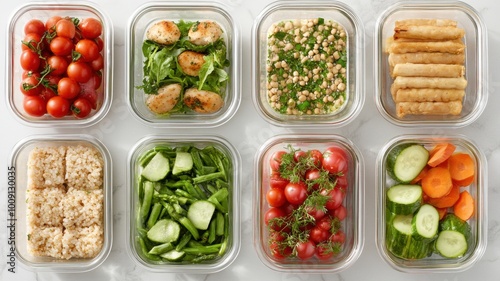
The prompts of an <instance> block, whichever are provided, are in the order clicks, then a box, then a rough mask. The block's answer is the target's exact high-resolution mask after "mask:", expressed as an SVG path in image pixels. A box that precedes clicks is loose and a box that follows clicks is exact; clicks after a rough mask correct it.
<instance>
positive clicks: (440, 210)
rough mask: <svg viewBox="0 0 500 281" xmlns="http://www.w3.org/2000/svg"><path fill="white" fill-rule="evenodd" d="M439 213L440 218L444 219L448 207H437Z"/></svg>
mask: <svg viewBox="0 0 500 281" xmlns="http://www.w3.org/2000/svg"><path fill="white" fill-rule="evenodd" d="M436 210H437V211H438V214H439V220H442V219H443V218H444V216H445V215H446V213H448V208H436Z"/></svg>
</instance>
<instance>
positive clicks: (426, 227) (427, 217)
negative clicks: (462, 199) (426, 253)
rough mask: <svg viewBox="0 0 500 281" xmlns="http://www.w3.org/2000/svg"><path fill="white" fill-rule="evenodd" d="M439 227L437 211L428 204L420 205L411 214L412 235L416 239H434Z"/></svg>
mask: <svg viewBox="0 0 500 281" xmlns="http://www.w3.org/2000/svg"><path fill="white" fill-rule="evenodd" d="M438 228H439V213H438V211H437V210H436V208H434V207H433V206H431V205H429V204H424V205H422V206H421V207H420V208H419V209H418V211H417V213H416V214H415V216H413V221H412V230H413V236H414V237H415V238H416V239H418V240H426V241H432V240H434V239H436V237H437V235H438Z"/></svg>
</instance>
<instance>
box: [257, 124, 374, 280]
mask: <svg viewBox="0 0 500 281" xmlns="http://www.w3.org/2000/svg"><path fill="white" fill-rule="evenodd" d="M290 146H291V148H293V149H294V150H297V149H300V150H302V151H305V152H306V153H307V151H310V150H318V151H320V152H321V153H323V152H326V150H327V148H329V147H339V148H340V149H341V150H343V151H344V153H345V155H346V156H347V160H348V161H347V163H348V166H347V174H346V175H345V176H346V178H345V179H346V180H347V187H346V188H345V194H344V195H345V196H344V199H343V201H342V204H341V205H342V206H344V207H345V210H346V217H345V218H344V219H343V220H341V221H340V230H341V231H342V232H343V233H344V234H345V240H344V244H343V245H342V246H341V248H340V251H339V252H338V253H337V254H335V255H333V257H330V258H328V259H325V260H322V259H319V258H318V256H317V255H316V256H313V257H312V258H310V259H305V260H301V259H299V258H298V257H296V256H293V255H292V256H288V257H285V258H282V257H280V255H278V256H275V255H274V254H273V252H272V250H271V249H270V246H269V245H270V240H271V239H272V238H270V230H269V228H268V225H266V223H265V220H266V219H265V216H266V213H267V212H268V210H270V209H271V207H270V205H269V203H268V201H267V199H266V197H267V193H268V191H269V190H270V189H271V187H270V184H271V176H272V173H273V172H272V168H271V164H270V162H271V160H272V159H273V155H274V154H275V153H276V152H278V151H287V152H289V150H288V148H289V147H290ZM311 155H312V154H311ZM323 155H326V154H323ZM254 169H255V180H254V181H255V182H254V185H255V186H254V191H253V214H252V215H253V224H254V233H253V236H254V238H253V239H254V241H253V242H254V248H255V250H256V252H257V255H258V256H259V259H260V260H261V261H262V263H264V264H265V265H266V266H267V267H269V268H271V269H273V270H276V271H280V272H287V273H290V272H293V273H338V272H341V271H343V270H345V269H347V268H348V267H350V266H351V265H352V264H353V263H354V262H356V260H357V259H358V258H359V256H360V255H361V252H362V249H363V244H364V237H363V235H364V203H363V202H364V182H365V179H364V160H363V157H362V155H361V152H360V151H359V150H358V149H357V148H356V146H355V145H354V144H353V143H352V142H350V141H349V140H347V139H345V138H344V137H341V136H337V135H319V134H312V135H300V134H298V135H297V134H294V135H278V136H275V137H273V138H271V139H269V140H268V141H267V142H266V143H264V144H263V145H262V147H261V148H260V149H259V151H258V153H257V154H256V157H255V160H254ZM339 186H340V185H339ZM275 188H278V187H275ZM286 205H287V203H285V205H282V206H281V207H278V208H285V209H284V211H286V210H287V207H286ZM330 214H332V213H331V212H330ZM330 216H331V217H330V218H331V219H332V220H333V218H338V217H337V216H336V215H335V216H334V215H330ZM325 217H328V216H327V215H325ZM318 218H319V217H318ZM316 222H317V221H316ZM306 229H308V228H307V227H306ZM334 234H335V233H329V235H331V236H330V237H329V238H328V239H335V238H333V236H334ZM273 237H274V236H273ZM284 237H286V236H284ZM332 241H333V240H332ZM279 248H280V246H278V249H279Z"/></svg>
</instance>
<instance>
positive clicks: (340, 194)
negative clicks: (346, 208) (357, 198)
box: [321, 188, 345, 211]
mask: <svg viewBox="0 0 500 281" xmlns="http://www.w3.org/2000/svg"><path fill="white" fill-rule="evenodd" d="M321 194H322V195H324V196H327V197H328V200H327V201H326V204H325V208H326V209H327V210H329V211H332V210H335V209H337V208H338V207H339V206H340V205H341V204H342V201H344V194H345V192H344V191H343V190H341V189H340V188H334V189H332V190H326V189H324V190H322V191H321Z"/></svg>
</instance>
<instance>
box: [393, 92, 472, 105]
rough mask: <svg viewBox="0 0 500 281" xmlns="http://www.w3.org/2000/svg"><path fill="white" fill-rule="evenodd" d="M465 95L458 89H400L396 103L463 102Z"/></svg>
mask: <svg viewBox="0 0 500 281" xmlns="http://www.w3.org/2000/svg"><path fill="white" fill-rule="evenodd" d="M464 95H465V91H464V90H457V89H400V90H398V91H397V92H396V96H395V102H396V103H398V102H432V101H438V102H450V101H462V99H463V97H464Z"/></svg>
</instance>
